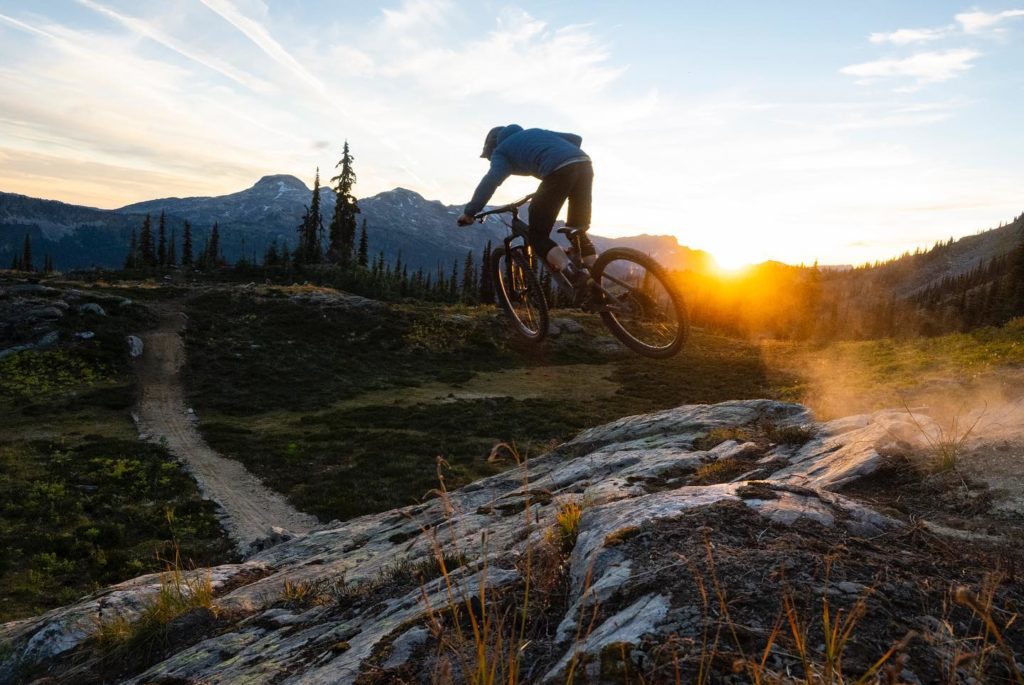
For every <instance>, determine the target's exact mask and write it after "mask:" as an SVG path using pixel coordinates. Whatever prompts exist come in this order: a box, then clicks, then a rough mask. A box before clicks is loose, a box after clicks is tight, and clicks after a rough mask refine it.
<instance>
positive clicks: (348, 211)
mask: <svg viewBox="0 0 1024 685" xmlns="http://www.w3.org/2000/svg"><path fill="white" fill-rule="evenodd" d="M353 161H354V158H353V157H352V155H351V153H350V152H349V149H348V141H347V140H346V141H345V145H344V147H343V148H342V150H341V159H340V160H339V161H338V163H337V164H336V165H335V168H336V169H337V168H339V167H340V168H341V171H340V172H338V175H337V176H335V177H334V178H332V179H331V181H333V182H335V183H336V184H337V185H335V188H334V196H335V204H334V215H333V216H332V217H331V225H330V239H329V242H330V247H329V249H328V252H327V256H328V259H330V261H332V262H336V263H340V264H347V263H349V262H350V261H351V260H352V257H353V256H354V255H353V252H354V249H355V240H356V214H359V204H358V203H357V202H356V197H355V195H353V194H352V188H353V187H354V186H355V184H356V172H355V170H354V169H353V168H352V162H353Z"/></svg>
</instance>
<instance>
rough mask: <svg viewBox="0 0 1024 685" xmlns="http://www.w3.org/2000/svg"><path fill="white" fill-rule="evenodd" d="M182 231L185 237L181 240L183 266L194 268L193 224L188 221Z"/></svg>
mask: <svg viewBox="0 0 1024 685" xmlns="http://www.w3.org/2000/svg"><path fill="white" fill-rule="evenodd" d="M182 231H183V235H182V238H181V265H182V266H192V262H193V255H192V224H190V223H189V222H187V221H186V222H185V227H184V228H183V229H182Z"/></svg>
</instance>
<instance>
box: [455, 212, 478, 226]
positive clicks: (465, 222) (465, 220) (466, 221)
mask: <svg viewBox="0 0 1024 685" xmlns="http://www.w3.org/2000/svg"><path fill="white" fill-rule="evenodd" d="M474 221H476V219H474V218H473V217H471V216H470V215H469V214H463V215H462V216H460V217H459V218H458V219H456V222H458V224H459V226H469V225H470V224H472V223H473V222H474Z"/></svg>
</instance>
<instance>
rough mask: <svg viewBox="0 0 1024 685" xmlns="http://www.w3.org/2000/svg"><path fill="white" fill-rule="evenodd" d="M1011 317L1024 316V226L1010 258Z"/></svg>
mask: <svg viewBox="0 0 1024 685" xmlns="http://www.w3.org/2000/svg"><path fill="white" fill-rule="evenodd" d="M1010 284H1011V287H1012V288H1013V292H1012V293H1011V299H1012V311H1011V316H1024V226H1021V229H1020V242H1019V243H1018V244H1017V248H1016V249H1015V250H1014V251H1013V253H1012V254H1011V256H1010Z"/></svg>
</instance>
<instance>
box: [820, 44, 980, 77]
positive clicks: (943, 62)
mask: <svg viewBox="0 0 1024 685" xmlns="http://www.w3.org/2000/svg"><path fill="white" fill-rule="evenodd" d="M980 56H981V53H980V52H978V51H977V50H970V49H967V48H958V49H953V50H941V51H939V50H937V51H930V52H919V53H917V54H915V55H911V56H910V57H904V58H897V59H879V60H875V61H873V62H863V63H861V64H851V65H850V66H846V67H843V68H842V69H840V70H839V71H840V73H843V74H846V75H848V76H856V77H857V78H859V79H860V81H858V83H865V84H866V83H873V82H874V81H876V80H879V79H893V78H896V79H907V78H909V79H912V80H913V81H914V83H915V84H917V85H923V84H926V83H938V82H941V81H948V80H949V79H952V78H956V77H957V76H959V75H960V74H962V73H964V72H966V71H968V70H969V69H970V68H971V66H972V64H971V62H973V61H974V60H976V59H977V58H978V57H980Z"/></svg>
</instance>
